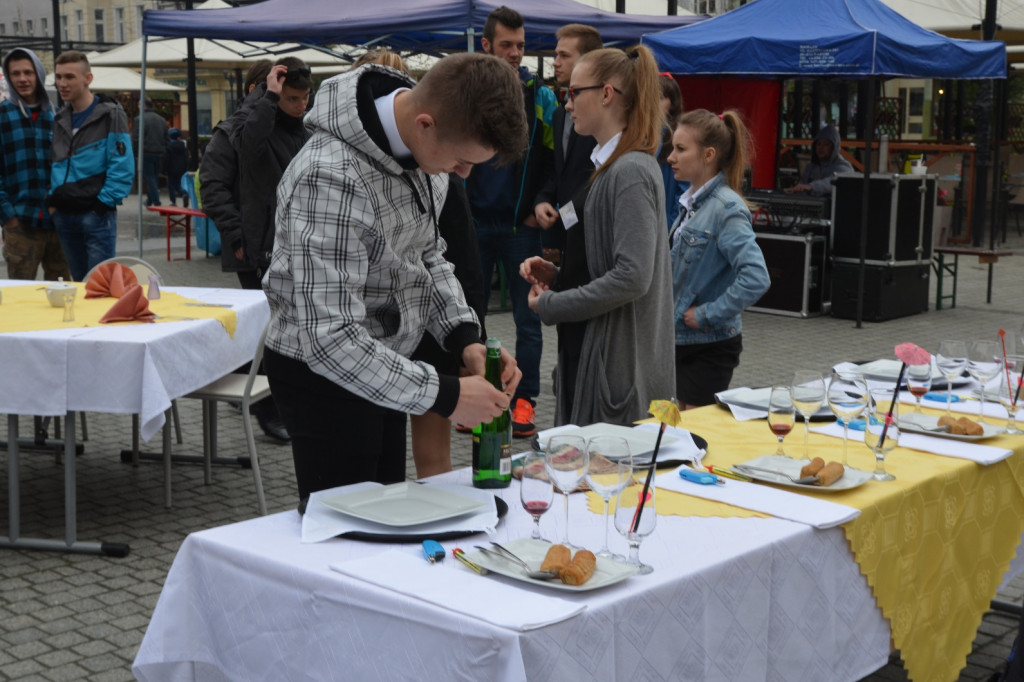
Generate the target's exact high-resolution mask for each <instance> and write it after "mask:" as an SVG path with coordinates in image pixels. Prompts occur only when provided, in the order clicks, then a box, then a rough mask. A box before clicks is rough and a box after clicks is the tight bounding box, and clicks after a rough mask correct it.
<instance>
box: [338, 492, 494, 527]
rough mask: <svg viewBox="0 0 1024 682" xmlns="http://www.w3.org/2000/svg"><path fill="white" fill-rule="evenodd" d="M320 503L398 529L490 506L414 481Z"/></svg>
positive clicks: (352, 493)
mask: <svg viewBox="0 0 1024 682" xmlns="http://www.w3.org/2000/svg"><path fill="white" fill-rule="evenodd" d="M320 502H321V503H322V504H323V505H324V506H326V507H330V508H331V509H333V510H335V511H339V512H341V513H343V514H348V515H349V516H354V517H356V518H357V519H363V520H366V521H374V522H376V523H380V524H384V525H385V526H396V527H401V526H415V525H418V524H421V523H430V522H432V521H441V520H442V519H450V518H452V517H455V516H461V515H463V514H468V513H469V512H473V511H476V510H478V509H481V508H483V507H484V506H485V504H486V503H484V502H482V501H480V500H474V499H472V498H470V497H465V496H463V495H459V494H457V493H453V492H450V491H448V490H441V489H439V488H435V487H434V486H431V485H424V484H420V483H412V482H410V481H403V482H401V483H393V484H391V485H386V486H382V487H379V488H376V487H375V488H368V489H365V490H357V491H355V492H351V493H344V494H342V495H335V496H333V497H326V498H321V499H320Z"/></svg>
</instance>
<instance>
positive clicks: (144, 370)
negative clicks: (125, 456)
mask: <svg viewBox="0 0 1024 682" xmlns="http://www.w3.org/2000/svg"><path fill="white" fill-rule="evenodd" d="M19 284H30V282H17V281H8V280H0V286H13V285H19ZM165 290H166V291H171V292H175V293H178V294H181V295H182V296H186V297H188V298H192V299H195V300H197V301H203V302H209V303H224V304H229V305H230V306H231V307H232V309H234V311H235V313H236V314H237V317H238V324H237V327H236V329H235V335H234V338H232V337H231V336H229V335H228V333H227V331H226V330H225V329H224V326H223V325H222V324H221V323H220V322H218V321H217V320H213V319H204V320H188V321H181V322H161V323H159V324H139V325H113V326H107V325H101V326H97V327H78V328H72V329H58V330H49V331H38V332H15V333H7V334H0V368H2V370H0V413H2V414H31V415H60V416H62V415H64V414H66V413H67V412H69V411H83V410H88V411H93V412H114V413H122V414H139V415H141V433H142V437H143V439H145V440H149V439H150V438H152V437H153V435H155V434H156V433H157V431H158V430H159V429H160V427H161V426H162V425H163V423H164V412H165V411H166V410H167V409H168V408H169V407H170V406H171V400H172V399H174V398H177V397H180V396H182V395H185V394H186V393H189V392H191V391H194V390H195V389H197V388H200V387H202V386H205V385H206V384H208V383H210V382H211V381H213V380H214V379H216V378H217V377H220V376H223V375H224V374H227V373H228V372H230V371H232V370H234V369H235V368H237V367H239V366H240V365H242V364H244V363H246V362H248V361H249V360H250V359H252V355H253V352H254V350H255V349H256V344H257V342H258V341H259V337H260V334H261V333H262V332H263V328H264V327H265V326H266V324H267V320H268V319H269V317H270V308H269V306H268V305H267V299H266V296H265V295H264V293H263V292H262V291H246V290H242V289H215V288H198V287H166V288H165ZM0 314H3V307H2V304H0Z"/></svg>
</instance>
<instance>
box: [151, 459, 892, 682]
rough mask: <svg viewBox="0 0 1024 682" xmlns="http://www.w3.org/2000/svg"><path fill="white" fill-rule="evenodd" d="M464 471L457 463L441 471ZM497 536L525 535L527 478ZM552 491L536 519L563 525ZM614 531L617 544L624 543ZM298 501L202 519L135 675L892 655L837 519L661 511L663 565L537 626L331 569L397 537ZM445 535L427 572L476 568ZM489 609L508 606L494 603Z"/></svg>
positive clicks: (794, 665)
mask: <svg viewBox="0 0 1024 682" xmlns="http://www.w3.org/2000/svg"><path fill="white" fill-rule="evenodd" d="M439 479H440V480H445V481H458V482H461V483H464V484H466V485H469V472H468V470H462V471H458V472H454V473H452V474H446V475H445V476H443V477H439ZM498 495H499V496H500V497H502V498H503V499H504V500H506V502H507V503H508V504H509V507H510V511H509V514H508V516H507V517H506V518H505V519H503V520H502V522H501V523H500V524H499V526H498V529H497V533H496V535H495V537H494V539H495V540H498V541H501V540H508V539H513V538H518V537H524V536H527V535H528V534H529V528H530V524H531V523H532V521H531V519H530V517H529V516H528V515H527V514H526V513H525V512H524V511H523V510H522V508H521V506H520V505H519V500H518V483H517V482H515V481H513V484H512V487H511V488H508V489H506V490H504V491H499V492H498ZM563 518H564V517H563V513H562V505H561V502H560V501H559V500H556V503H555V505H553V507H552V509H551V510H550V511H549V512H548V513H547V514H546V515H545V516H544V517H543V519H542V521H541V527H542V531H543V532H544V533H545V535H546V536H547V537H550V538H553V537H558V538H560V537H561V533H562V528H563ZM570 527H571V539H572V540H573V541H574V542H577V543H581V544H583V545H584V546H586V547H588V548H591V549H596V548H598V547H600V546H601V541H602V534H603V532H604V522H603V518H602V517H601V516H600V515H598V514H592V513H590V512H589V511H587V509H586V503H585V498H584V497H583V496H582V495H578V494H577V495H573V496H572V504H571V506H570ZM611 533H612V539H611V544H612V549H613V550H615V551H619V552H622V551H624V550H625V549H626V547H625V543H624V541H623V540H622V539H621V538H620V537H619V536H618V535H616V534H615V530H614V528H613V529H612V531H611ZM299 535H300V519H299V516H298V514H297V513H296V512H283V513H280V514H275V515H273V516H268V517H263V518H259V519H253V520H250V521H245V522H242V523H237V524H233V525H230V526H224V527H220V528H214V529H210V530H206V531H202V532H198V533H193V534H192V535H190V536H188V538H186V540H185V542H184V543H183V544H182V547H181V549H180V551H179V553H178V556H177V557H176V558H175V561H174V564H173V566H172V567H171V570H170V573H169V575H168V577H167V581H166V583H165V585H164V589H163V592H162V593H161V595H160V599H159V602H158V604H157V607H156V610H155V612H154V614H153V618H152V621H151V622H150V625H149V629H148V630H147V632H146V636H145V639H144V640H143V642H142V645H141V647H140V649H139V652H138V655H137V657H136V659H135V663H134V665H133V668H132V670H133V672H134V673H135V675H136V676H137V677H138V678H139V679H141V680H147V681H154V680H246V681H250V680H292V679H318V680H320V679H322V680H326V679H352V680H357V679H358V680H402V679H417V680H421V679H428V678H431V677H435V678H441V679H477V680H523V679H530V680H584V679H587V680H590V679H594V680H623V679H649V680H659V679H660V680H763V679H787V680H789V679H813V680H858V679H860V678H862V677H864V676H865V675H867V674H869V673H870V672H871V671H873V670H876V669H878V668H880V667H881V666H883V665H884V664H885V663H886V661H887V657H888V654H889V629H888V624H887V623H886V621H885V619H884V618H883V617H882V615H881V612H880V611H879V609H878V607H877V606H876V605H875V601H874V598H873V597H872V595H871V591H870V589H869V588H868V586H867V584H866V582H865V580H864V578H863V576H862V575H861V574H860V572H859V570H858V568H857V565H856V564H855V562H854V561H853V557H852V555H851V553H850V550H849V548H848V546H847V543H846V540H845V538H844V536H843V532H842V530H841V529H839V528H833V529H830V530H827V531H819V530H815V529H813V528H811V527H810V526H807V525H805V524H799V523H793V522H789V521H783V520H779V519H740V518H697V517H685V518H684V517H671V516H670V517H664V516H663V517H659V518H658V526H657V528H656V530H655V531H654V534H653V535H651V536H650V537H648V538H647V539H646V540H644V542H643V544H642V546H641V549H640V555H641V558H642V559H643V560H644V561H645V562H646V563H649V564H651V565H652V566H654V569H655V570H654V572H653V573H652V574H650V575H647V576H633V577H631V578H629V579H627V580H626V581H624V582H622V583H619V584H617V585H614V586H611V587H608V588H605V589H602V590H596V591H593V592H587V593H580V594H571V593H565V592H557V593H556V594H557V596H558V597H560V598H563V599H569V600H576V601H580V602H583V603H585V604H586V605H587V608H586V609H585V610H584V611H583V612H582V613H581V614H580V615H578V616H576V617H573V618H571V619H569V620H567V621H564V622H561V623H557V624H554V625H550V626H547V627H544V628H540V629H537V630H531V631H528V632H516V631H514V630H511V629H507V628H503V627H500V626H496V625H492V624H489V623H485V622H482V621H480V620H478V619H476V618H471V617H468V616H464V615H461V614H459V613H453V612H451V611H449V610H447V609H443V608H440V607H437V606H434V605H432V604H428V603H425V602H423V601H420V600H417V599H413V598H411V597H408V596H405V595H401V594H398V593H397V592H394V591H392V590H389V589H385V588H381V587H377V586H375V585H371V584H368V583H366V582H363V581H361V580H358V579H355V578H350V577H348V576H345V575H342V574H340V573H338V572H336V571H332V570H330V569H329V568H328V566H329V565H330V564H332V563H339V562H343V561H345V560H347V559H351V558H357V557H364V556H368V555H372V554H376V553H380V552H383V551H385V550H386V549H389V548H394V547H399V548H400V549H401V551H403V552H408V553H410V554H414V555H418V556H421V557H422V550H421V549H420V547H419V545H418V544H412V545H401V546H396V545H381V544H371V543H362V542H356V541H351V540H344V539H334V540H328V541H326V542H322V543H319V544H302V543H301V542H300V537H299ZM486 540H487V536H486V535H483V534H479V535H476V536H473V537H470V538H466V539H462V540H457V541H452V542H446V543H444V545H445V548H446V550H447V551H448V553H449V558H447V559H445V560H444V562H442V563H441V564H440V565H433V566H431V565H429V564H427V563H426V561H424V563H423V565H424V570H445V571H460V572H461V573H462V574H463V575H464V577H465V580H467V581H478V580H502V581H507V583H508V584H516V585H519V586H520V587H521V588H522V589H527V590H532V591H541V592H543V591H544V588H541V587H530V586H526V585H523V584H522V583H518V582H514V581H510V580H507V579H505V578H501V577H493V576H487V577H481V576H477V575H476V574H474V573H471V572H470V571H469V570H468V569H466V568H465V567H463V566H462V565H461V564H459V563H457V562H456V561H455V560H454V559H453V558H451V556H450V554H451V549H452V548H453V547H462V548H463V549H466V550H467V551H472V548H473V545H475V544H486ZM495 608H501V605H500V604H499V603H496V604H495Z"/></svg>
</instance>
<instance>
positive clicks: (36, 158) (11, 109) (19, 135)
mask: <svg viewBox="0 0 1024 682" xmlns="http://www.w3.org/2000/svg"><path fill="white" fill-rule="evenodd" d="M3 74H4V79H5V80H6V81H7V83H8V84H9V92H8V99H6V100H4V101H2V102H0V225H2V226H3V243H4V247H3V254H4V260H5V261H6V262H7V276H8V277H10V278H11V279H35V278H36V272H37V270H38V269H39V266H40V265H42V266H43V277H45V278H46V279H49V280H55V279H57V278H58V277H65V278H67V279H71V273H70V272H69V271H68V265H67V262H66V261H65V260H64V252H63V250H61V247H60V241H59V240H58V239H57V233H56V232H55V231H54V229H53V221H51V220H50V214H49V212H47V210H46V187H47V185H48V184H49V181H50V146H51V143H52V141H53V106H52V105H51V104H50V98H49V96H48V95H47V94H46V89H45V88H44V87H43V82H44V81H45V80H46V71H45V70H44V69H43V65H42V63H41V62H40V61H39V57H37V56H36V55H35V53H34V52H32V50H28V49H25V48H22V47H16V48H14V49H13V50H11V51H10V52H8V53H7V54H6V55H5V56H4V59H3Z"/></svg>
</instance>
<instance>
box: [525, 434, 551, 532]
mask: <svg viewBox="0 0 1024 682" xmlns="http://www.w3.org/2000/svg"><path fill="white" fill-rule="evenodd" d="M521 483H522V485H520V486H519V499H520V501H521V502H522V503H523V509H525V510H526V513H528V514H529V515H530V516H532V517H533V533H532V534H531V535H530V537H531V538H533V539H534V540H543V538H542V537H541V535H540V517H541V516H543V515H544V512H546V511H547V510H548V509H550V508H551V502H552V501H553V500H554V498H555V486H554V484H553V483H552V482H551V478H550V477H549V476H548V472H547V470H546V469H545V468H544V453H542V452H536V451H532V452H528V453H526V457H524V458H523V476H522V479H521Z"/></svg>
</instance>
